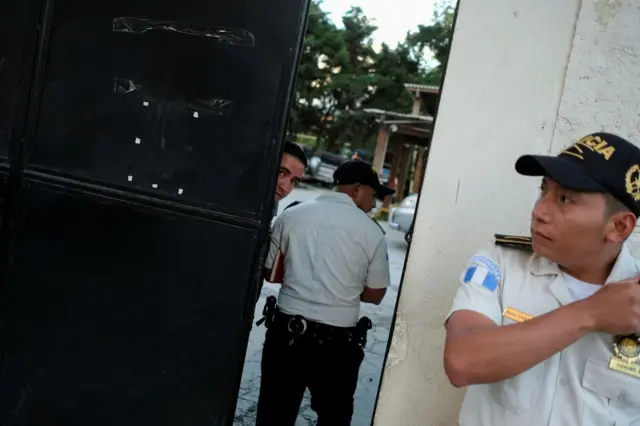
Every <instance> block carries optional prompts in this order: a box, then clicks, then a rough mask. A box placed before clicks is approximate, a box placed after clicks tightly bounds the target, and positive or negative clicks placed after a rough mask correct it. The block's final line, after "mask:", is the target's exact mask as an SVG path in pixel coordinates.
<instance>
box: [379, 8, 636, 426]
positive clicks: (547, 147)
mask: <svg viewBox="0 0 640 426" xmlns="http://www.w3.org/2000/svg"><path fill="white" fill-rule="evenodd" d="M596 130H607V131H611V132H617V133H619V134H621V135H623V136H627V137H630V138H633V139H635V141H640V1H638V0H561V1H559V0H535V1H533V0H483V1H480V0H461V4H460V9H459V15H458V21H457V24H456V28H455V35H454V40H453V48H452V51H451V55H450V62H449V67H448V70H447V75H446V80H445V84H444V89H443V98H442V101H441V104H440V111H439V115H438V119H437V123H436V128H435V132H434V140H433V146H432V150H431V154H430V156H429V161H428V165H427V174H426V177H425V181H424V186H423V188H422V193H421V200H420V206H419V210H418V215H417V224H416V229H415V234H414V238H413V243H412V247H411V251H410V253H409V257H408V261H407V267H406V272H405V276H404V282H403V286H402V290H401V297H400V300H399V309H398V316H397V322H396V327H395V330H394V336H393V339H392V347H391V351H390V354H389V359H388V363H387V365H386V368H385V371H384V376H383V385H382V390H381V393H380V398H379V401H378V408H377V411H376V418H375V425H377V426H380V425H381V426H386V425H394V426H395V425H402V426H411V425H420V426H440V425H442V426H451V425H455V424H457V423H456V421H457V414H458V409H459V405H460V401H461V398H462V395H463V393H462V391H456V390H454V389H453V387H451V385H449V383H448V381H447V379H446V377H445V375H444V371H443V367H442V348H443V340H444V329H443V322H444V318H445V315H446V313H447V312H448V310H449V308H450V306H451V301H452V298H453V295H454V293H455V291H456V289H457V286H458V282H459V276H460V273H461V272H462V270H463V268H464V266H465V262H466V259H467V258H468V257H469V256H471V255H472V254H473V252H474V251H475V250H477V249H478V248H480V247H481V246H483V245H484V244H486V243H487V242H489V241H491V240H492V236H493V234H494V233H513V234H526V233H527V232H528V228H529V217H530V216H529V215H530V209H531V206H532V204H533V202H534V200H535V197H536V196H537V186H538V185H539V181H538V180H537V179H532V178H525V177H521V176H519V175H517V174H516V173H515V171H514V163H515V160H516V159H517V157H518V156H519V155H521V154H524V153H549V152H552V153H554V154H555V153H557V152H558V151H560V150H561V149H562V148H563V147H565V146H567V145H568V144H569V143H570V142H571V140H573V139H576V138H578V137H581V136H583V135H584V134H586V133H589V132H592V131H596ZM497 426H500V425H497Z"/></svg>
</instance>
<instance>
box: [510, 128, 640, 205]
mask: <svg viewBox="0 0 640 426" xmlns="http://www.w3.org/2000/svg"><path fill="white" fill-rule="evenodd" d="M516 171H517V172H518V173H520V174H522V175H525V176H548V177H549V178H551V179H553V180H554V181H556V182H558V184H559V185H561V186H563V187H565V188H567V189H570V190H573V191H579V192H602V193H609V194H611V195H612V196H613V197H614V198H615V199H617V200H618V201H620V202H621V203H622V204H624V205H625V206H626V207H628V208H629V210H631V211H632V212H633V213H634V214H635V215H636V217H638V216H640V149H639V148H638V147H637V146H635V145H634V144H632V143H631V142H629V141H627V140H625V139H623V138H621V137H620V136H616V135H613V134H611V133H593V134H590V135H587V136H585V137H583V138H582V139H580V140H578V141H577V142H575V143H574V144H573V145H571V146H570V147H569V148H567V149H566V150H564V151H562V152H561V153H560V154H559V155H558V156H556V157H552V156H544V155H524V156H522V157H520V158H519V159H518V161H516Z"/></svg>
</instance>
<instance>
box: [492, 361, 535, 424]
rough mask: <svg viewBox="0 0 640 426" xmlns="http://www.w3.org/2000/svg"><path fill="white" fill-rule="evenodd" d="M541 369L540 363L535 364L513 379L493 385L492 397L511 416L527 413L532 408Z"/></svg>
mask: <svg viewBox="0 0 640 426" xmlns="http://www.w3.org/2000/svg"><path fill="white" fill-rule="evenodd" d="M543 368H544V365H543V364H542V363H541V364H537V365H535V366H533V367H531V368H530V369H528V370H527V371H525V372H523V373H521V374H519V375H517V376H515V377H512V378H510V379H507V380H503V381H501V382H498V383H494V385H493V386H494V397H495V398H496V399H497V400H498V402H499V403H500V405H502V406H503V407H504V408H505V409H507V410H508V411H509V412H511V413H513V414H517V415H520V414H524V413H528V412H529V411H531V409H532V408H533V403H534V400H535V397H536V394H537V391H538V387H539V385H540V376H541V374H542V369H543Z"/></svg>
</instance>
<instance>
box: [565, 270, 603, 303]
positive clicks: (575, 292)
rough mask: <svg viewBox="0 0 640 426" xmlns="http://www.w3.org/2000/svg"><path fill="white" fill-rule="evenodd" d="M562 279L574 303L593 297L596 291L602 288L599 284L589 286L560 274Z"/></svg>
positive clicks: (589, 284)
mask: <svg viewBox="0 0 640 426" xmlns="http://www.w3.org/2000/svg"><path fill="white" fill-rule="evenodd" d="M562 277H563V278H564V281H565V282H566V283H567V287H568V289H569V294H571V297H572V298H573V301H574V302H577V301H578V300H582V299H586V298H587V297H589V296H591V295H593V293H595V292H596V291H598V290H600V289H601V288H602V286H601V285H599V284H591V283H586V282H584V281H580V280H577V279H575V278H573V277H572V276H571V275H569V274H566V273H564V272H563V273H562Z"/></svg>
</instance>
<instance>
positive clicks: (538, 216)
mask: <svg viewBox="0 0 640 426" xmlns="http://www.w3.org/2000/svg"><path fill="white" fill-rule="evenodd" d="M551 207H552V206H551V197H549V195H548V194H546V195H541V196H540V198H539V199H538V201H537V202H536V204H535V205H534V206H533V210H532V211H531V219H532V220H533V221H535V222H541V223H548V222H549V217H550V209H551Z"/></svg>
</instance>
